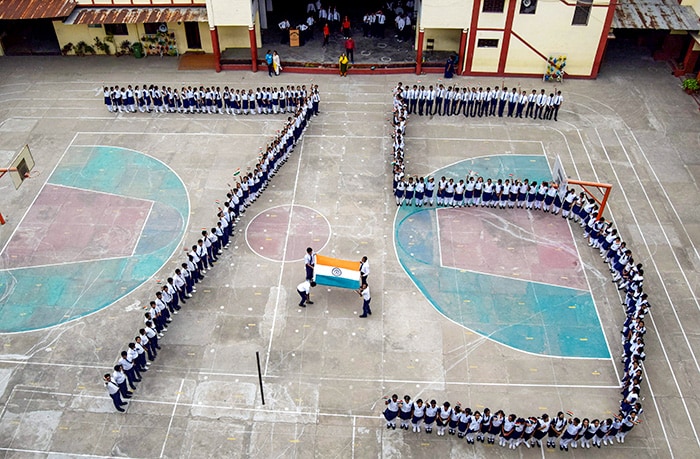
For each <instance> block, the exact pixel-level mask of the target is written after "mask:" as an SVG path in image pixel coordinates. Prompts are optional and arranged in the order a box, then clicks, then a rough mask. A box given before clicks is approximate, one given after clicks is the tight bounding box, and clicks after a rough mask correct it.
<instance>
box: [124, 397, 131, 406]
mask: <svg viewBox="0 0 700 459" xmlns="http://www.w3.org/2000/svg"><path fill="white" fill-rule="evenodd" d="M122 397H124V398H131V395H122ZM122 405H126V403H122Z"/></svg>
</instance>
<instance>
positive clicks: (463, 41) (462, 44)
mask: <svg viewBox="0 0 700 459" xmlns="http://www.w3.org/2000/svg"><path fill="white" fill-rule="evenodd" d="M466 48H467V30H466V29H464V30H462V36H461V37H460V38H459V59H457V74H458V75H462V74H463V73H464V52H465V50H466Z"/></svg>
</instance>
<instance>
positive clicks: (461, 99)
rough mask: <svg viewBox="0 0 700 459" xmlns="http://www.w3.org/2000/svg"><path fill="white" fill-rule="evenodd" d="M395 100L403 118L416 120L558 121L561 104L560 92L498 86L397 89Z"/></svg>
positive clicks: (448, 67) (450, 69)
mask: <svg viewBox="0 0 700 459" xmlns="http://www.w3.org/2000/svg"><path fill="white" fill-rule="evenodd" d="M445 73H446V75H447V74H448V73H449V74H450V78H451V76H452V74H453V73H454V59H453V58H452V57H451V58H450V60H449V61H448V63H447V64H446V68H445ZM395 96H396V97H397V98H400V99H399V101H400V103H401V104H402V105H405V114H406V115H413V114H417V115H419V116H424V115H425V116H433V115H439V116H458V115H463V116H465V117H467V118H470V117H471V118H474V117H489V116H498V117H500V118H503V117H506V118H530V119H540V120H552V119H553V120H554V121H558V115H559V109H560V108H561V106H562V103H563V102H564V96H562V94H561V91H559V90H557V89H556V88H554V89H553V90H552V91H550V92H549V93H547V91H546V90H545V89H540V91H539V92H537V90H536V89H532V90H530V92H529V93H528V91H526V90H524V89H522V88H520V87H518V88H515V87H511V88H508V87H507V86H504V85H502V86H501V87H499V86H494V87H493V89H492V88H491V87H490V86H487V87H486V88H484V87H483V86H480V87H478V88H477V87H476V86H472V87H471V88H469V87H468V86H465V87H462V88H460V87H458V86H457V85H448V86H445V85H444V84H442V83H440V84H435V85H430V84H429V85H427V86H426V85H424V84H422V85H420V86H419V85H418V84H414V85H413V86H409V85H405V86H404V85H402V84H401V83H399V85H398V86H397V87H396V89H395Z"/></svg>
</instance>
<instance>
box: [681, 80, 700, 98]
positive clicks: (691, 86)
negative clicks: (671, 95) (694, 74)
mask: <svg viewBox="0 0 700 459" xmlns="http://www.w3.org/2000/svg"><path fill="white" fill-rule="evenodd" d="M683 89H684V90H685V92H686V93H688V94H692V93H694V92H697V91H698V90H700V84H699V83H698V80H697V78H686V79H685V80H683Z"/></svg>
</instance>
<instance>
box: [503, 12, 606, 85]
mask: <svg viewBox="0 0 700 459" xmlns="http://www.w3.org/2000/svg"><path fill="white" fill-rule="evenodd" d="M596 3H598V4H600V2H596ZM606 4H607V2H606ZM574 8H575V7H574V6H569V5H566V4H564V3H561V2H543V1H541V0H540V1H539V2H538V4H537V11H536V13H535V14H519V12H518V9H516V11H515V17H514V19H513V32H515V34H517V35H518V36H519V37H521V38H522V41H521V40H520V39H519V38H518V37H516V36H514V35H513V36H511V42H510V43H511V46H510V48H509V50H508V62H507V65H506V72H509V73H544V69H545V61H544V59H542V58H541V57H539V56H538V55H537V53H535V52H534V51H533V50H532V49H530V48H529V47H528V46H527V45H525V44H524V43H523V42H525V43H527V44H529V45H530V46H531V47H532V48H535V49H536V50H537V51H539V53H541V54H543V55H544V56H546V57H548V56H550V55H554V54H557V55H559V54H564V55H566V56H567V63H566V69H565V70H566V72H567V73H568V74H571V75H580V76H586V75H589V74H590V73H591V71H592V69H593V64H594V61H595V55H596V52H597V50H598V43H599V41H600V36H601V34H602V32H603V25H604V23H605V17H606V15H607V12H608V9H607V8H605V7H594V8H591V14H590V17H589V19H588V25H585V26H572V25H571V20H572V18H573V16H574ZM543 31H546V33H543Z"/></svg>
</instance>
